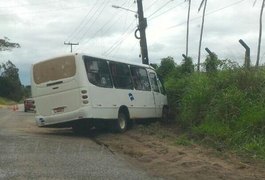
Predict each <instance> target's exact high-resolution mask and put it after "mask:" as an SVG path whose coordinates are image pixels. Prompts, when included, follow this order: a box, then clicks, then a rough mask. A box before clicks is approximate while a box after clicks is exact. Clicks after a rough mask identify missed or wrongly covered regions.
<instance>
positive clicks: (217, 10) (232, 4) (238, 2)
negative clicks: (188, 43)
mask: <svg viewBox="0 0 265 180" xmlns="http://www.w3.org/2000/svg"><path fill="white" fill-rule="evenodd" d="M243 1H246V0H241V1H237V2H235V3H231V4H229V5H227V6H225V7H222V8H220V9H216V10H214V11H211V12H208V13H206V14H205V16H208V15H211V14H214V13H216V12H219V11H221V10H224V9H226V8H229V7H231V6H235V5H237V4H240V3H242V2H243ZM201 17H202V16H199V17H196V18H192V19H190V21H194V20H196V19H200V18H201ZM186 23H187V21H185V22H182V23H179V24H176V25H173V26H170V27H168V28H166V29H172V28H176V27H178V26H181V25H183V24H186Z"/></svg>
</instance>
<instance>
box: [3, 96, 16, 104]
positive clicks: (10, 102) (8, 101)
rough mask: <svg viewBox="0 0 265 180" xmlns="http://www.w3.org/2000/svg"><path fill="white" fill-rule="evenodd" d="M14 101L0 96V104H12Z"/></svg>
mask: <svg viewBox="0 0 265 180" xmlns="http://www.w3.org/2000/svg"><path fill="white" fill-rule="evenodd" d="M14 103H15V102H14V101H11V100H9V99H6V98H3V97H0V105H11V104H14Z"/></svg>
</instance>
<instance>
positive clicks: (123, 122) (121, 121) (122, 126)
mask: <svg viewBox="0 0 265 180" xmlns="http://www.w3.org/2000/svg"><path fill="white" fill-rule="evenodd" d="M127 128H128V116H127V115H126V114H125V113H124V112H119V115H118V119H117V120H116V121H115V123H114V129H115V132H117V133H123V132H125V131H126V130H127Z"/></svg>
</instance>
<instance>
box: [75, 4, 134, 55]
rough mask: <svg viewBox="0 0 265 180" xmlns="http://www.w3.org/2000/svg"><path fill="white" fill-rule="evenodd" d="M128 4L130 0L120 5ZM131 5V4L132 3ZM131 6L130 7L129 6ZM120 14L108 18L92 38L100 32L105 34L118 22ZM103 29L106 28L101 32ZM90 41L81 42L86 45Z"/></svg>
mask: <svg viewBox="0 0 265 180" xmlns="http://www.w3.org/2000/svg"><path fill="white" fill-rule="evenodd" d="M128 2H131V0H127V1H126V2H124V3H123V4H122V6H124V5H125V4H126V3H128ZM132 4H133V3H132ZM130 6H131V5H130ZM121 13H122V11H120V12H119V13H117V14H116V15H115V16H110V18H109V19H108V20H107V22H106V23H104V25H103V26H101V28H99V29H98V30H97V31H96V32H95V33H94V34H93V35H92V37H95V36H96V35H97V34H98V33H99V32H101V33H102V34H106V33H107V32H108V31H109V30H110V29H111V28H113V27H114V24H115V23H116V22H117V21H120V14H121ZM105 27H108V28H107V29H106V30H104V31H103V32H102V30H103V29H104V28H105ZM91 40H92V39H86V40H85V42H83V44H87V43H89V42H90V41H91ZM80 48H81V47H79V48H78V49H77V50H82V49H84V48H81V49H80Z"/></svg>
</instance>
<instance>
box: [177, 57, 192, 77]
mask: <svg viewBox="0 0 265 180" xmlns="http://www.w3.org/2000/svg"><path fill="white" fill-rule="evenodd" d="M180 70H181V73H182V74H191V73H193V72H194V65H193V62H192V58H191V57H187V58H184V59H183V60H182V64H181V66H180Z"/></svg>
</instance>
